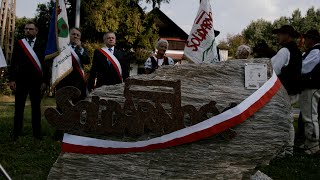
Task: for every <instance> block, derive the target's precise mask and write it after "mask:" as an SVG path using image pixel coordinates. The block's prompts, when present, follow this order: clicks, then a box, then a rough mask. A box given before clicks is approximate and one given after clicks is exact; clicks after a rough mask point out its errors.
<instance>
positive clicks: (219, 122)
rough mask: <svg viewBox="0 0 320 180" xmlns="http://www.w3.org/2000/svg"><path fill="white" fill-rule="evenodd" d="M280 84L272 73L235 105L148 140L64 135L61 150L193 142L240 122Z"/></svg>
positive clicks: (106, 150) (124, 149)
mask: <svg viewBox="0 0 320 180" xmlns="http://www.w3.org/2000/svg"><path fill="white" fill-rule="evenodd" d="M280 87H281V82H280V80H279V79H278V77H277V75H276V74H275V73H273V75H272V77H271V78H270V79H269V80H268V81H267V82H266V83H265V84H264V85H263V86H262V87H261V88H260V89H258V90H257V91H256V92H254V93H253V94H252V95H250V96H249V97H248V98H247V99H245V100H244V101H242V102H241V103H240V104H239V105H238V106H236V107H234V108H231V109H229V110H227V111H225V112H223V113H221V114H219V115H217V116H214V117H212V118H210V119H208V120H205V121H203V122H201V123H198V124H196V125H193V126H190V127H187V128H184V129H181V130H178V131H175V132H172V133H169V134H167V135H163V136H161V137H157V138H153V139H149V140H144V141H136V142H122V141H111V140H101V139H95V138H89V137H83V136H76V135H71V134H64V138H63V143H62V151H64V152H71V153H81V154H121V153H130V152H143V151H150V150H155V149H161V148H168V147H172V146H178V145H182V144H186V143H191V142H195V141H198V140H201V139H203V138H207V137H210V136H213V135H216V134H218V133H221V132H223V131H225V130H227V129H229V128H232V127H234V126H236V125H238V124H241V123H242V122H244V121H245V120H247V119H248V118H249V117H250V116H252V115H253V114H254V113H256V112H257V111H258V110H259V109H261V108H262V107H263V106H264V105H265V104H267V103H268V102H269V101H270V100H271V99H272V97H273V96H274V95H275V94H276V93H277V92H278V90H279V89H280Z"/></svg>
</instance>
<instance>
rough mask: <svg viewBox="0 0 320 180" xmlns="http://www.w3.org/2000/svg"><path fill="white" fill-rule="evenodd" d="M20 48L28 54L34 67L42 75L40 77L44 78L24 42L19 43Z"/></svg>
mask: <svg viewBox="0 0 320 180" xmlns="http://www.w3.org/2000/svg"><path fill="white" fill-rule="evenodd" d="M18 42H19V44H20V46H21V47H22V49H23V51H24V52H25V53H26V54H27V56H28V58H29V60H30V61H31V62H32V64H33V66H34V67H35V68H36V70H37V72H38V74H39V75H40V77H42V71H41V69H40V68H39V66H38V64H37V62H36V60H35V59H34V58H33V57H32V55H31V54H30V52H29V51H28V49H27V47H26V46H25V45H24V43H23V42H22V40H19V41H18Z"/></svg>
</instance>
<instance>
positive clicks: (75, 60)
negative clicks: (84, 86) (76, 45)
mask: <svg viewBox="0 0 320 180" xmlns="http://www.w3.org/2000/svg"><path fill="white" fill-rule="evenodd" d="M70 50H71V55H72V64H73V65H74V67H75V68H76V69H77V71H78V72H79V74H80V75H81V77H82V78H83V80H85V79H84V78H85V77H84V70H83V68H82V65H81V61H80V58H79V56H78V54H77V53H76V52H75V51H74V49H73V48H72V47H70Z"/></svg>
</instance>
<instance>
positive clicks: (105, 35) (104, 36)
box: [103, 31, 116, 40]
mask: <svg viewBox="0 0 320 180" xmlns="http://www.w3.org/2000/svg"><path fill="white" fill-rule="evenodd" d="M108 34H114V36H116V33H115V32H113V31H109V32H106V33H104V34H103V40H104V39H105V38H106V37H107V35H108Z"/></svg>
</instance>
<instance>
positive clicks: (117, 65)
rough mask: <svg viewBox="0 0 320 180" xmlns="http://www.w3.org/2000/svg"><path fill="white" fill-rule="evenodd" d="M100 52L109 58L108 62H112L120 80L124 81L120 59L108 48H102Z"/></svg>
mask: <svg viewBox="0 0 320 180" xmlns="http://www.w3.org/2000/svg"><path fill="white" fill-rule="evenodd" d="M99 51H100V52H101V53H102V54H103V55H104V56H105V57H107V58H108V60H109V61H110V62H111V64H112V65H113V67H114V68H115V69H116V71H117V74H118V76H119V78H120V80H121V81H122V68H121V65H120V62H119V61H118V59H117V58H116V57H115V56H114V55H113V54H112V53H111V52H110V51H109V50H108V49H107V48H106V47H104V48H101V49H99Z"/></svg>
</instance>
